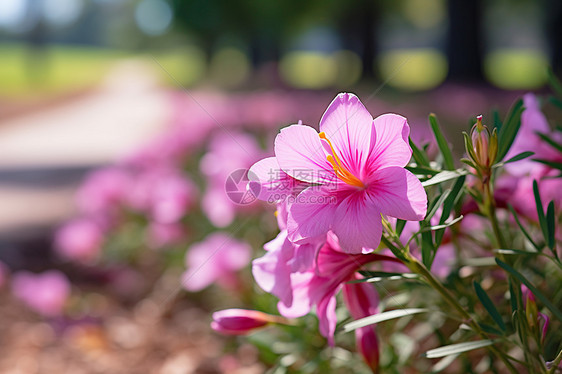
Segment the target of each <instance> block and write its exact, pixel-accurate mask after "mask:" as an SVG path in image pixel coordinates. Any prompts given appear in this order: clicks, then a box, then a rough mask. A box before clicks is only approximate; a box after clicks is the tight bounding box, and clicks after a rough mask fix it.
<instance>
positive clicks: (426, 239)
mask: <svg viewBox="0 0 562 374" xmlns="http://www.w3.org/2000/svg"><path fill="white" fill-rule="evenodd" d="M421 226H422V228H421V230H422V233H421V254H422V262H423V264H424V265H425V266H426V267H427V268H428V269H431V264H432V263H433V256H434V254H435V250H436V247H435V245H434V244H433V238H432V237H431V232H430V231H423V230H425V229H426V228H427V227H429V226H428V224H427V223H425V222H423V221H422V224H421Z"/></svg>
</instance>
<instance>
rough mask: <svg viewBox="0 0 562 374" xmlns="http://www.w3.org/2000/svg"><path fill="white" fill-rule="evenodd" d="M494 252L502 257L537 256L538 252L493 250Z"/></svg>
mask: <svg viewBox="0 0 562 374" xmlns="http://www.w3.org/2000/svg"><path fill="white" fill-rule="evenodd" d="M494 252H496V253H501V254H502V255H533V256H535V255H538V254H540V253H539V252H529V251H522V250H520V249H494Z"/></svg>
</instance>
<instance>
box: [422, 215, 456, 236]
mask: <svg viewBox="0 0 562 374" xmlns="http://www.w3.org/2000/svg"><path fill="white" fill-rule="evenodd" d="M463 218H464V216H463V215H460V216H458V217H457V218H455V219H453V220H451V221H449V222H446V223H443V224H440V225H435V226H427V227H424V228H423V229H421V230H420V232H426V231H437V230H443V229H446V228H447V227H449V226H453V225H454V224H455V223H457V222H459V221H460V220H461V219H463Z"/></svg>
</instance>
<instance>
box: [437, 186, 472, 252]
mask: <svg viewBox="0 0 562 374" xmlns="http://www.w3.org/2000/svg"><path fill="white" fill-rule="evenodd" d="M465 179H466V177H465V176H464V175H463V176H460V177H459V178H458V179H457V181H456V182H455V184H454V185H453V187H452V188H451V193H450V194H449V196H447V198H446V199H445V201H444V202H443V212H442V213H441V218H440V219H439V224H440V225H442V224H444V223H445V221H446V220H447V219H448V218H449V215H450V214H451V212H452V210H453V207H454V206H455V202H456V201H457V198H458V197H459V196H460V193H461V191H462V187H463V186H464V181H465ZM444 234H445V229H441V230H438V231H437V232H436V233H435V246H436V247H439V246H440V245H441V240H443V235H444Z"/></svg>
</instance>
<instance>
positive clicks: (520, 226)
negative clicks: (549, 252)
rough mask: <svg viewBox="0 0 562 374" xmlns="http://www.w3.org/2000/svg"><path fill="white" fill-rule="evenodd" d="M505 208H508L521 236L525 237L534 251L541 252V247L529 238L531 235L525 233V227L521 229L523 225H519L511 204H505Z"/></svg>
mask: <svg viewBox="0 0 562 374" xmlns="http://www.w3.org/2000/svg"><path fill="white" fill-rule="evenodd" d="M507 207H508V208H509V210H510V211H511V214H512V215H513V218H515V222H517V225H518V226H519V228H520V229H521V232H522V233H523V235H525V237H526V238H527V240H528V241H529V242H530V243H531V244H532V245H533V247H535V249H536V250H537V251H540V250H541V247H539V246H538V244H537V243H535V241H534V240H533V239H532V238H531V235H529V233H528V232H527V230H525V227H523V225H522V224H521V221H519V216H518V215H517V213H516V212H515V209H514V208H513V206H512V205H511V204H507Z"/></svg>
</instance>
